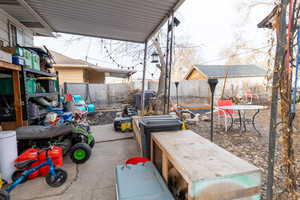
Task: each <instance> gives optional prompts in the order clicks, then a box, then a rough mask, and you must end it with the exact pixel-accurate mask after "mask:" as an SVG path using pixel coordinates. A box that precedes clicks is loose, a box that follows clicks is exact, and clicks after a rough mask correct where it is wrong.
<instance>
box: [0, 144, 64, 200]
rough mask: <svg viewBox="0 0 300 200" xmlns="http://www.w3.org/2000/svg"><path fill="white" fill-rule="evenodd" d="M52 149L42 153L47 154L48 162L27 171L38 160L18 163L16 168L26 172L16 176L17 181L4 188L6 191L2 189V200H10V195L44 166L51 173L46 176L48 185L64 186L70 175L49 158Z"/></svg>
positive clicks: (0, 199) (44, 150)
mask: <svg viewBox="0 0 300 200" xmlns="http://www.w3.org/2000/svg"><path fill="white" fill-rule="evenodd" d="M51 149H52V146H50V147H48V148H45V149H43V150H42V151H41V152H45V153H46V161H45V162H43V163H41V164H39V165H37V166H36V167H34V168H31V169H27V168H28V167H29V166H31V165H32V164H33V163H35V162H37V161H38V160H37V159H32V160H26V161H24V162H18V163H16V166H15V167H16V168H17V169H19V170H23V169H26V170H24V171H23V172H22V173H20V174H19V175H18V176H16V175H15V180H14V181H13V183H12V184H10V185H8V186H6V187H4V189H0V200H9V199H10V197H9V193H10V192H11V191H12V190H13V189H14V188H16V187H17V186H18V185H19V184H20V183H22V182H24V181H26V178H27V177H28V176H30V175H31V174H32V173H34V172H35V171H37V170H39V169H40V168H42V167H44V166H49V168H50V171H49V173H48V174H47V175H46V177H45V179H46V183H47V184H48V185H49V186H51V187H59V186H61V185H62V184H64V183H65V182H66V180H67V177H68V174H67V172H66V171H64V170H63V169H60V168H57V167H56V166H55V165H54V163H53V161H52V159H51V158H50V157H49V156H48V151H49V150H51Z"/></svg>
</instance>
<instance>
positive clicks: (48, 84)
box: [37, 80, 57, 92]
mask: <svg viewBox="0 0 300 200" xmlns="http://www.w3.org/2000/svg"><path fill="white" fill-rule="evenodd" d="M37 82H38V83H39V84H40V85H41V86H42V87H43V88H44V89H45V90H46V92H57V90H56V86H55V81H54V80H37Z"/></svg>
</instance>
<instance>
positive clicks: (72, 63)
mask: <svg viewBox="0 0 300 200" xmlns="http://www.w3.org/2000/svg"><path fill="white" fill-rule="evenodd" d="M50 53H51V55H52V56H53V59H54V61H55V64H54V67H55V68H60V69H61V68H64V69H70V70H72V69H74V68H81V69H87V70H90V71H97V72H109V76H110V77H119V78H128V77H130V76H131V75H132V74H134V73H136V71H135V70H124V69H116V68H109V67H102V66H96V65H93V64H91V63H89V62H86V61H84V60H80V59H74V58H70V57H68V56H65V55H63V54H61V53H58V52H55V51H50Z"/></svg>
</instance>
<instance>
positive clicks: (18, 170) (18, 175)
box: [11, 169, 27, 183]
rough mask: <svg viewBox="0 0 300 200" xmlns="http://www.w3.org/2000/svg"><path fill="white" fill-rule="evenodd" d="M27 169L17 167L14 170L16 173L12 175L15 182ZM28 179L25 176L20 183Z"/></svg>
mask: <svg viewBox="0 0 300 200" xmlns="http://www.w3.org/2000/svg"><path fill="white" fill-rule="evenodd" d="M24 171H25V170H22V169H17V170H16V171H14V173H13V174H12V175H11V180H12V181H13V182H15V181H16V180H17V179H18V178H19V177H20V176H21V175H22V173H23V172H24ZM26 181H27V178H26V177H25V178H24V179H23V181H21V182H20V183H25V182H26Z"/></svg>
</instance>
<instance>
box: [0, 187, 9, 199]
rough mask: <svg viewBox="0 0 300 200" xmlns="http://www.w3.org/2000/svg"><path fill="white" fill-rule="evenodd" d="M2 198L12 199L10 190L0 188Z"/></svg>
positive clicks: (0, 197)
mask: <svg viewBox="0 0 300 200" xmlns="http://www.w3.org/2000/svg"><path fill="white" fill-rule="evenodd" d="M0 200H10V197H9V194H8V192H6V191H5V190H1V189H0Z"/></svg>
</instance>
